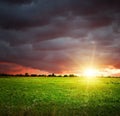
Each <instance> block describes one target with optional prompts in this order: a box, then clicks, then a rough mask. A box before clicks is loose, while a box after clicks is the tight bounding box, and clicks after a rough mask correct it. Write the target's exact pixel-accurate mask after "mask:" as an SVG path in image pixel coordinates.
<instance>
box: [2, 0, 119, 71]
mask: <svg viewBox="0 0 120 116" xmlns="http://www.w3.org/2000/svg"><path fill="white" fill-rule="evenodd" d="M119 6H120V2H119V0H116V1H115V0H84V1H80V0H79V1H78V0H64V1H63V0H17V1H16V0H11V1H9V0H0V53H1V55H0V61H1V62H9V63H13V64H18V65H22V66H25V67H31V68H35V69H39V70H43V71H47V72H50V73H51V72H56V73H61V72H65V71H66V72H67V71H68V72H70V71H73V72H74V71H75V69H76V70H77V68H78V67H79V68H80V67H82V65H84V64H89V62H90V61H89V59H90V57H91V56H92V52H93V50H94V51H95V55H94V56H95V58H94V59H95V61H96V62H97V64H98V65H101V66H102V65H114V66H116V67H117V68H119V67H120V62H119V55H120V47H119V46H120V40H119V38H120V27H119V26H120V7H119ZM113 53H114V54H113ZM98 62H99V63H98ZM80 65H81V66H80ZM0 66H1V67H3V68H4V69H5V66H2V65H0ZM11 68H12V67H11ZM1 72H2V70H1Z"/></svg>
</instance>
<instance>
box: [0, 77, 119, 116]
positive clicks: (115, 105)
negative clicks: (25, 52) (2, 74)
mask: <svg viewBox="0 0 120 116" xmlns="http://www.w3.org/2000/svg"><path fill="white" fill-rule="evenodd" d="M0 116H120V78H97V79H94V80H86V79H84V78H27V77H26V78H0Z"/></svg>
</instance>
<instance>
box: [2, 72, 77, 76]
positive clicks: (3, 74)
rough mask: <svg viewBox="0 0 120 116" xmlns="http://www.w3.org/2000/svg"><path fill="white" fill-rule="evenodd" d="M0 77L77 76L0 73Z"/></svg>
mask: <svg viewBox="0 0 120 116" xmlns="http://www.w3.org/2000/svg"><path fill="white" fill-rule="evenodd" d="M0 77H77V75H75V74H65V75H60V74H59V75H58V74H54V73H52V74H48V75H47V74H29V73H25V74H5V73H0Z"/></svg>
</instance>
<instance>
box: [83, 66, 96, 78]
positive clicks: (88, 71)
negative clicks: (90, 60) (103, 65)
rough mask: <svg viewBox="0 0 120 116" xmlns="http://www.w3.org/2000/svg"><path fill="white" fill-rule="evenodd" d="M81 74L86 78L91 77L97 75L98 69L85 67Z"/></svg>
mask: <svg viewBox="0 0 120 116" xmlns="http://www.w3.org/2000/svg"><path fill="white" fill-rule="evenodd" d="M83 75H84V76H85V77H87V78H93V77H96V76H97V75H98V70H97V69H95V68H87V69H85V70H84V71H83Z"/></svg>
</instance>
